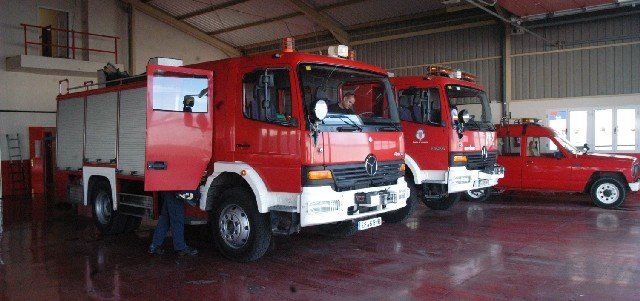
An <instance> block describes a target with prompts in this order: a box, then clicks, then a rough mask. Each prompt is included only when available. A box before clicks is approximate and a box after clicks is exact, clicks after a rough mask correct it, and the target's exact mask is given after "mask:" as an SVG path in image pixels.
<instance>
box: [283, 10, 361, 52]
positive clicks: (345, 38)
mask: <svg viewBox="0 0 640 301" xmlns="http://www.w3.org/2000/svg"><path fill="white" fill-rule="evenodd" d="M287 2H289V3H290V4H291V5H293V6H294V7H295V8H297V9H298V10H299V11H300V12H302V13H304V14H305V15H306V16H307V17H308V18H309V19H311V21H313V22H315V23H316V24H318V25H320V26H322V27H324V28H325V29H327V30H329V31H330V32H331V34H332V35H333V36H334V37H335V38H336V40H338V42H340V43H342V44H349V39H350V38H349V34H348V33H347V32H346V31H345V30H344V29H342V26H341V25H340V23H338V22H336V21H335V20H333V19H331V18H330V17H329V16H327V15H325V14H323V13H322V12H320V11H319V10H318V9H316V8H315V7H313V6H311V5H309V4H308V3H307V2H306V1H304V0H287Z"/></svg>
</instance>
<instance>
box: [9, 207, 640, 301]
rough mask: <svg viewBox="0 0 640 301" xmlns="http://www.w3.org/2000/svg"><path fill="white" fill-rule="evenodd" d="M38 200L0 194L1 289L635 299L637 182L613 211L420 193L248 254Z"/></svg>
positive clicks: (140, 294) (189, 295)
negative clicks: (154, 237) (364, 226)
mask: <svg viewBox="0 0 640 301" xmlns="http://www.w3.org/2000/svg"><path fill="white" fill-rule="evenodd" d="M36 207H37V206H33V205H32V204H31V205H30V203H29V202H24V201H17V200H13V201H7V202H5V211H6V212H5V217H6V218H7V219H6V220H5V222H6V223H7V224H8V225H7V226H6V227H5V232H4V234H3V237H2V243H1V246H0V259H1V266H0V300H21V299H24V300H56V299H87V298H96V299H114V298H115V299H117V298H122V299H152V298H153V299H157V297H160V298H161V299H189V300H194V299H197V300H199V299H208V300H228V299H230V300H235V299H239V300H245V299H259V300H267V299H277V300H281V299H304V300H313V299H323V300H326V299H336V300H351V299H358V300H380V299H381V300H414V299H422V300H424V299H433V298H438V299H453V300H459V299H490V300H496V299H516V298H517V299H520V298H523V299H554V300H555V299H559V300H609V299H616V300H617V299H629V300H638V299H639V298H640V211H639V209H640V198H639V197H638V196H637V195H632V196H631V197H630V199H629V200H628V201H627V203H626V204H625V205H624V208H622V209H621V210H603V209H599V208H595V207H593V206H592V205H591V203H590V202H589V200H588V199H587V198H585V197H576V196H569V195H557V196H549V195H537V196H526V197H525V196H512V197H502V198H500V199H496V200H493V201H491V202H488V203H482V204H476V203H467V202H461V203H459V204H458V205H457V206H456V207H455V208H454V209H453V210H451V211H448V212H436V211H432V210H428V209H427V208H426V207H424V206H422V205H421V206H420V207H419V210H418V211H417V212H416V214H415V215H414V216H413V217H412V218H411V219H410V220H409V221H408V222H407V223H405V224H395V225H394V224H385V225H383V226H381V227H379V228H376V229H371V230H367V231H363V232H360V233H358V234H356V235H355V236H354V237H352V238H348V239H329V238H325V237H321V236H318V235H314V234H311V233H305V234H301V235H296V236H293V237H279V238H277V239H276V241H275V244H274V247H273V249H272V250H271V251H270V253H268V254H267V255H266V256H265V257H264V258H263V259H262V260H261V261H259V262H257V263H250V264H238V263H233V262H229V261H227V260H225V259H223V258H222V257H221V256H220V255H219V254H218V252H217V251H216V250H214V248H213V247H211V244H209V243H208V242H207V241H198V235H197V232H198V229H193V228H191V229H189V230H190V233H189V234H190V235H189V238H188V239H189V242H190V244H191V245H192V246H194V247H197V248H199V249H200V250H201V254H200V255H199V256H198V257H196V258H180V257H177V256H174V255H168V256H165V257H163V258H154V257H150V256H148V255H147V253H146V249H147V246H148V244H149V239H150V238H149V237H150V233H151V231H150V229H141V230H140V231H138V232H137V233H135V234H132V235H126V236H115V237H106V238H102V237H100V236H98V235H97V234H96V230H95V229H94V227H93V225H92V224H91V222H90V221H89V220H87V219H84V218H77V217H74V216H73V215H71V214H69V213H66V214H65V213H60V211H59V210H54V212H57V213H56V214H55V217H49V218H47V219H44V218H43V211H42V210H40V209H37V208H36ZM7 210H8V211H7ZM48 212H51V210H50V211H48ZM25 216H27V217H25ZM25 220H26V221H25ZM154 297H155V298H154Z"/></svg>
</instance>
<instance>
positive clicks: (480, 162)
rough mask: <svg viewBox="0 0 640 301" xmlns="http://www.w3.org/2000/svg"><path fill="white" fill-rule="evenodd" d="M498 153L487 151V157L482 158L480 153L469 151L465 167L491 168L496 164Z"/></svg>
mask: <svg viewBox="0 0 640 301" xmlns="http://www.w3.org/2000/svg"><path fill="white" fill-rule="evenodd" d="M497 158H498V153H496V152H488V153H487V157H486V158H483V157H482V153H481V152H479V153H469V154H467V169H468V170H483V169H485V168H489V167H491V168H493V165H495V164H496V161H497Z"/></svg>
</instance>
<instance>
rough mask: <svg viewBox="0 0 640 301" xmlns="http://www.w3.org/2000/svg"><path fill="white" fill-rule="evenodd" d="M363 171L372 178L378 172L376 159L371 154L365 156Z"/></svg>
mask: <svg viewBox="0 0 640 301" xmlns="http://www.w3.org/2000/svg"><path fill="white" fill-rule="evenodd" d="M364 169H365V170H366V171H367V174H368V175H370V176H373V175H375V174H376V172H378V159H377V158H376V156H374V155H373V154H370V155H368V156H367V158H365V159H364Z"/></svg>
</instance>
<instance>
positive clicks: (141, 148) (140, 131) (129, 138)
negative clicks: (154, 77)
mask: <svg viewBox="0 0 640 301" xmlns="http://www.w3.org/2000/svg"><path fill="white" fill-rule="evenodd" d="M146 127H147V89H146V88H139V89H132V90H124V91H121V92H120V128H119V131H118V147H119V150H118V169H119V170H122V173H123V174H127V175H143V174H144V169H145V159H144V158H145V140H146V137H147V132H146Z"/></svg>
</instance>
